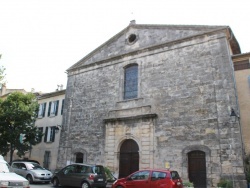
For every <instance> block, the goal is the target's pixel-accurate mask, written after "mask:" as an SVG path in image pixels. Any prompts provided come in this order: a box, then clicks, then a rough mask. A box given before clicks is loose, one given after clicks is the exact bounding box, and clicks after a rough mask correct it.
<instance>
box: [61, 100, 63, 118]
mask: <svg viewBox="0 0 250 188" xmlns="http://www.w3.org/2000/svg"><path fill="white" fill-rule="evenodd" d="M63 107H64V99H63V100H62V108H61V115H62V114H63Z"/></svg>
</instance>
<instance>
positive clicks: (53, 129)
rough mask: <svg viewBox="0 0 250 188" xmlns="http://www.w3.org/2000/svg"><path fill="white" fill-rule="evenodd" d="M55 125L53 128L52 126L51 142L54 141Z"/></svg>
mask: <svg viewBox="0 0 250 188" xmlns="http://www.w3.org/2000/svg"><path fill="white" fill-rule="evenodd" d="M55 130H56V126H54V127H53V128H52V137H51V142H54V141H55V133H56V131H55Z"/></svg>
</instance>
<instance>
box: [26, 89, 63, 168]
mask: <svg viewBox="0 0 250 188" xmlns="http://www.w3.org/2000/svg"><path fill="white" fill-rule="evenodd" d="M64 98H65V90H58V91H55V92H51V93H46V94H42V95H40V96H39V97H38V103H39V112H38V117H37V120H36V123H35V125H36V126H37V127H38V128H39V129H40V130H41V131H42V132H43V134H44V136H43V138H42V139H41V142H40V143H39V144H37V145H35V146H33V147H32V150H31V151H30V153H29V156H28V158H29V159H32V160H36V161H38V162H39V163H40V164H41V165H42V166H43V167H45V168H47V169H50V170H51V171H54V170H55V169H56V161H57V157H58V156H57V155H58V147H59V140H60V133H61V126H62V114H63V105H64Z"/></svg>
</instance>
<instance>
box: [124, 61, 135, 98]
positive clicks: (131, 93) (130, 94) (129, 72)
mask: <svg viewBox="0 0 250 188" xmlns="http://www.w3.org/2000/svg"><path fill="white" fill-rule="evenodd" d="M124 77H125V78H124V99H132V98H137V93H138V65H131V66H128V67H127V68H126V69H125V75H124Z"/></svg>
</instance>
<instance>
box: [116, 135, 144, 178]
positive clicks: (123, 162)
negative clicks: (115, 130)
mask: <svg viewBox="0 0 250 188" xmlns="http://www.w3.org/2000/svg"><path fill="white" fill-rule="evenodd" d="M137 170H139V146H138V144H137V143H136V142H135V141H134V140H132V139H127V140H125V141H124V142H123V143H122V145H121V148H120V157H119V178H123V177H126V176H128V175H129V174H131V173H132V172H135V171H137Z"/></svg>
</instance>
